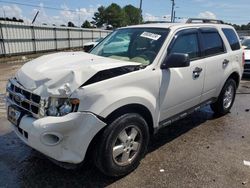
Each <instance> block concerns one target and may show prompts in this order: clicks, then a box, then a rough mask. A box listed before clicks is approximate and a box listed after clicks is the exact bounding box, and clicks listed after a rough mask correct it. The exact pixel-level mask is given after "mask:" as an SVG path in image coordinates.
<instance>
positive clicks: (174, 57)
mask: <svg viewBox="0 0 250 188" xmlns="http://www.w3.org/2000/svg"><path fill="white" fill-rule="evenodd" d="M189 65H190V58H189V55H188V54H182V53H172V54H170V55H169V56H167V57H166V59H165V60H164V61H163V63H162V64H161V69H168V68H178V67H188V66H189Z"/></svg>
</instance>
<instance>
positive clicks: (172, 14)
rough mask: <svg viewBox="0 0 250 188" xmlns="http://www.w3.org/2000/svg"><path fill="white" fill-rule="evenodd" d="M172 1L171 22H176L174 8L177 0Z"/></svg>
mask: <svg viewBox="0 0 250 188" xmlns="http://www.w3.org/2000/svg"><path fill="white" fill-rule="evenodd" d="M171 1H172V11H171V22H174V6H175V2H174V1H175V0H171Z"/></svg>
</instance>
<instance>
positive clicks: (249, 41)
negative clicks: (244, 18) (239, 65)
mask: <svg viewBox="0 0 250 188" xmlns="http://www.w3.org/2000/svg"><path fill="white" fill-rule="evenodd" d="M242 46H243V48H244V51H245V65H244V72H243V74H244V75H250V37H248V38H245V39H244V40H243V41H242Z"/></svg>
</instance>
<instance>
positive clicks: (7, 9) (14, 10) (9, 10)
mask: <svg viewBox="0 0 250 188" xmlns="http://www.w3.org/2000/svg"><path fill="white" fill-rule="evenodd" d="M0 12H2V13H1V15H0V16H1V17H9V18H13V17H16V18H22V17H23V16H22V10H21V9H20V8H19V7H18V6H16V5H10V6H7V5H3V6H0Z"/></svg>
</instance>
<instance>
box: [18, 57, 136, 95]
mask: <svg viewBox="0 0 250 188" xmlns="http://www.w3.org/2000/svg"><path fill="white" fill-rule="evenodd" d="M130 65H139V63H133V62H126V61H120V60H115V59H110V58H105V57H100V56H96V55H92V54H88V53H85V52H61V53H55V54H51V55H45V56H42V57H40V58H37V59H34V60H32V61H30V62H28V63H26V64H25V65H23V67H22V68H21V69H20V70H19V71H18V72H17V74H16V78H17V80H18V82H19V83H20V84H22V85H23V86H24V87H25V88H26V89H28V90H30V91H32V92H33V93H35V94H37V95H40V96H42V97H48V96H59V95H60V96H63V95H65V96H68V95H69V94H71V93H72V92H73V91H74V90H76V89H77V88H79V87H80V86H81V85H82V84H83V83H84V82H86V81H87V80H88V79H90V78H91V77H92V76H93V75H95V74H96V73H97V72H99V71H102V70H107V69H112V68H117V67H123V66H130Z"/></svg>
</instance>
